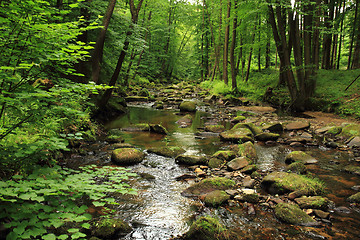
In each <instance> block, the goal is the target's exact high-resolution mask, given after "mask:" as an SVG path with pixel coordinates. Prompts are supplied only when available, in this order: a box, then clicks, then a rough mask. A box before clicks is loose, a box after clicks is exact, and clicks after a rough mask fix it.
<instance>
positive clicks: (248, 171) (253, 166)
mask: <svg viewBox="0 0 360 240" xmlns="http://www.w3.org/2000/svg"><path fill="white" fill-rule="evenodd" d="M258 169H259V168H258V166H257V165H256V164H251V165H248V166H246V167H244V168H243V169H241V172H242V173H246V174H252V173H253V172H255V171H256V170H258Z"/></svg>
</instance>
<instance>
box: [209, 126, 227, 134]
mask: <svg viewBox="0 0 360 240" xmlns="http://www.w3.org/2000/svg"><path fill="white" fill-rule="evenodd" d="M224 130H225V127H224V126H223V125H220V124H216V125H207V126H205V131H207V132H213V133H221V132H223V131H224Z"/></svg>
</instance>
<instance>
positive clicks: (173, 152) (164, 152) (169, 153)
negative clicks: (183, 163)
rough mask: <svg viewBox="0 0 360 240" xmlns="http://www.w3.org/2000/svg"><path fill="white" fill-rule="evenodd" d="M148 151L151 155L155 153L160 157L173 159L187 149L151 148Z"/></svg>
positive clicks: (170, 147)
mask: <svg viewBox="0 0 360 240" xmlns="http://www.w3.org/2000/svg"><path fill="white" fill-rule="evenodd" d="M147 151H148V152H149V153H155V154H157V155H160V156H164V157H173V158H175V157H177V156H179V155H180V154H183V153H184V152H186V151H185V149H183V148H182V147H177V146H167V147H157V148H150V149H148V150H147Z"/></svg>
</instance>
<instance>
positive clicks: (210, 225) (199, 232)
mask: <svg viewBox="0 0 360 240" xmlns="http://www.w3.org/2000/svg"><path fill="white" fill-rule="evenodd" d="M231 235H232V234H231V233H230V232H229V230H227V228H226V227H225V226H224V225H223V224H221V223H220V222H219V220H218V219H216V218H213V217H210V216H205V217H200V218H199V219H198V220H196V221H195V222H194V223H193V224H192V225H191V227H190V229H189V231H188V232H187V233H186V234H185V236H184V239H186V240H195V239H196V240H214V239H216V240H230V239H236V238H235V236H231Z"/></svg>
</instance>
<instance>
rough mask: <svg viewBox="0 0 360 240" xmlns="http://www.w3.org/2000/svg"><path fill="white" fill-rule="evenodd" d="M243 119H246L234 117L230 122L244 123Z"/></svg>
mask: <svg viewBox="0 0 360 240" xmlns="http://www.w3.org/2000/svg"><path fill="white" fill-rule="evenodd" d="M245 119H246V117H245V116H237V117H234V118H233V119H232V120H231V122H233V123H239V122H242V121H244V120H245Z"/></svg>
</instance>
